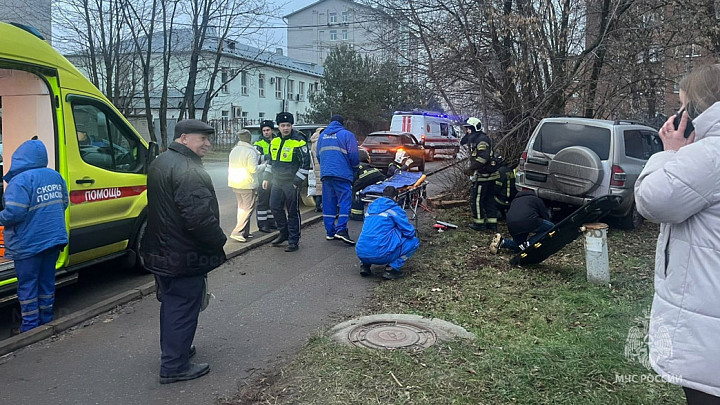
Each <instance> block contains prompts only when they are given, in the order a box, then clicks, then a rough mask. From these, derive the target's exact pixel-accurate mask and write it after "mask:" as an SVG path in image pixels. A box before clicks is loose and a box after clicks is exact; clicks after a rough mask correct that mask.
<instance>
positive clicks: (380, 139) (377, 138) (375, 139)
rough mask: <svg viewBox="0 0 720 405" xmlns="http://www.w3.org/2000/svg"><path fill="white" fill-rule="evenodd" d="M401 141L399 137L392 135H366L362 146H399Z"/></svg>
mask: <svg viewBox="0 0 720 405" xmlns="http://www.w3.org/2000/svg"><path fill="white" fill-rule="evenodd" d="M400 144H402V141H401V139H400V137H399V136H393V135H368V137H367V138H365V142H363V145H400Z"/></svg>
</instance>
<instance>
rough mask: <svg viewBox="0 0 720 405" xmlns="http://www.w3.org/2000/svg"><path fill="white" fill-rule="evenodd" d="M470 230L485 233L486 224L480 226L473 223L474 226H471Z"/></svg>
mask: <svg viewBox="0 0 720 405" xmlns="http://www.w3.org/2000/svg"><path fill="white" fill-rule="evenodd" d="M470 228H472V229H474V230H476V231H484V230H485V229H486V228H485V224H478V223H475V222H473V223H472V224H470Z"/></svg>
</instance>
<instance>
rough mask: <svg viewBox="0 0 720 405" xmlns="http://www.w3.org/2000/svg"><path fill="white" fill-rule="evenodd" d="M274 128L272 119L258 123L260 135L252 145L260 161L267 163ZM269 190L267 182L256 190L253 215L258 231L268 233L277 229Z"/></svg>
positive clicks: (270, 188) (270, 186)
mask: <svg viewBox="0 0 720 405" xmlns="http://www.w3.org/2000/svg"><path fill="white" fill-rule="evenodd" d="M274 128H275V123H274V122H272V120H264V121H263V122H261V123H260V131H262V135H261V136H260V139H258V140H257V141H255V143H254V144H253V145H255V148H256V149H257V150H258V152H260V155H262V158H261V159H262V160H261V163H267V162H268V161H269V160H270V142H271V141H272V139H273V137H274V136H275V134H274V133H273V129H274ZM260 179H262V177H260ZM271 190H272V185H271V184H268V188H267V189H264V188H262V187H260V189H259V190H258V197H257V208H256V211H255V215H256V216H257V224H258V228H259V229H260V232H265V233H270V232H272V230H273V229H277V226H276V225H275V217H274V216H273V213H272V210H270V191H271Z"/></svg>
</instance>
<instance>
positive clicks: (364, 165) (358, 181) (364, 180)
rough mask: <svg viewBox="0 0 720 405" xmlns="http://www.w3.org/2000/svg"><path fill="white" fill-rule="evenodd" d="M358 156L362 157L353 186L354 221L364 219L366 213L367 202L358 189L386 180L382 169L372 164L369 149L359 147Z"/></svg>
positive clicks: (351, 212)
mask: <svg viewBox="0 0 720 405" xmlns="http://www.w3.org/2000/svg"><path fill="white" fill-rule="evenodd" d="M358 156H359V157H360V164H359V165H358V169H357V171H356V172H355V180H354V181H353V187H352V192H353V202H352V208H351V209H350V219H352V220H353V221H362V220H363V217H364V215H365V203H364V202H362V200H361V199H360V196H359V195H358V191H360V190H362V189H364V188H365V187H367V186H369V185H371V184H375V183H379V182H381V181H384V180H385V175H384V174H382V172H381V171H380V170H378V169H376V168H374V167H372V166H370V155H369V154H368V152H367V150H365V149H358Z"/></svg>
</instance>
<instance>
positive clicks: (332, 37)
mask: <svg viewBox="0 0 720 405" xmlns="http://www.w3.org/2000/svg"><path fill="white" fill-rule="evenodd" d="M330 40H331V41H337V30H330Z"/></svg>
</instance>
